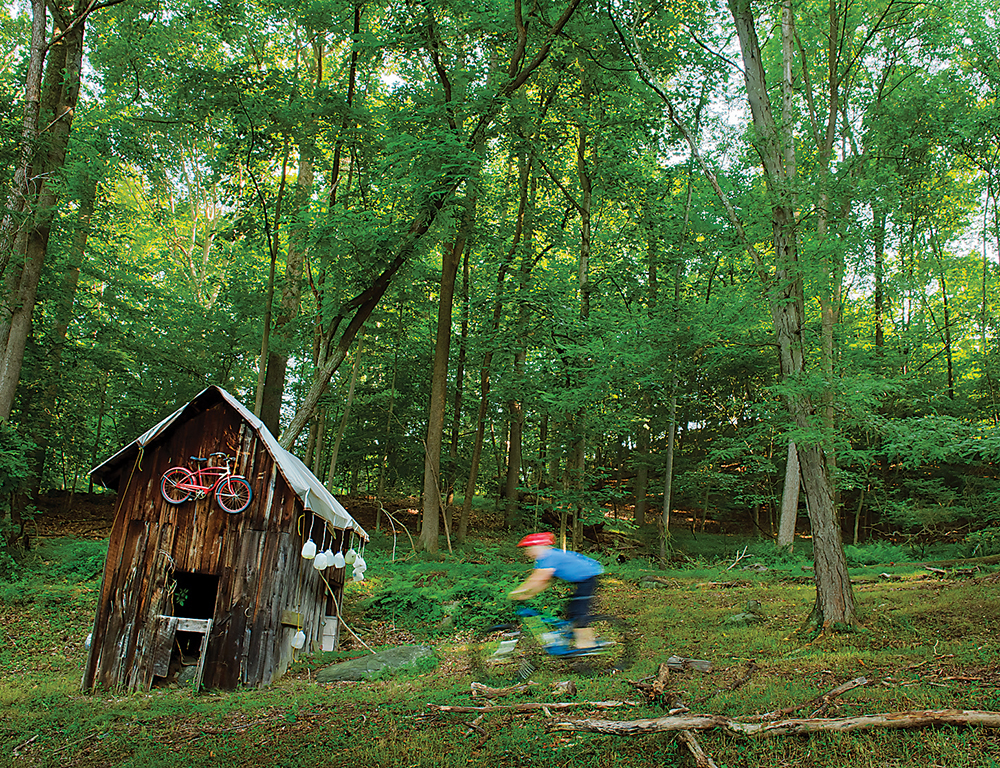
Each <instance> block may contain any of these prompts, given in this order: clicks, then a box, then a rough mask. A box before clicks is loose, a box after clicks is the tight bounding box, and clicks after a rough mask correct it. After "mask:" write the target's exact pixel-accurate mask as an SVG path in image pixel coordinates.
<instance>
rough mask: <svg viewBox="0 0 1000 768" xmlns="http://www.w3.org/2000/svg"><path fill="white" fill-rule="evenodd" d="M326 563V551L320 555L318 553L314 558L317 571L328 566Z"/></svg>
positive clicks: (314, 566)
mask: <svg viewBox="0 0 1000 768" xmlns="http://www.w3.org/2000/svg"><path fill="white" fill-rule="evenodd" d="M326 565H327V563H326V553H325V552H320V553H319V554H318V555H316V557H314V558H313V568H315V569H316V570H317V571H322V570H323V569H324V568H326Z"/></svg>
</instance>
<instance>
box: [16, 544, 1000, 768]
mask: <svg viewBox="0 0 1000 768" xmlns="http://www.w3.org/2000/svg"><path fill="white" fill-rule="evenodd" d="M743 544H745V542H742V543H740V542H738V541H737V540H735V539H733V540H713V543H712V546H714V547H717V551H715V552H714V553H710V552H712V550H711V548H710V547H708V546H707V542H706V548H705V550H704V551H703V554H701V555H699V554H698V553H697V552H696V551H695V549H694V548H690V547H689V548H688V550H687V552H686V556H685V557H684V558H681V560H682V562H679V563H678V567H677V568H675V569H672V570H661V569H658V568H654V567H653V566H652V565H651V564H650V563H649V562H647V561H644V560H633V561H628V562H626V563H621V564H619V563H617V562H615V561H613V560H607V561H605V565H606V569H607V575H606V578H605V580H604V603H605V608H608V609H611V610H613V611H614V612H616V613H618V614H620V615H624V616H628V617H629V618H630V619H631V620H632V621H633V623H634V624H635V626H636V628H637V630H638V632H639V634H640V635H641V653H640V657H639V660H638V662H637V663H636V666H635V667H633V668H632V669H630V670H629V671H628V672H627V673H625V674H622V675H618V676H614V677H597V678H587V677H576V676H572V675H571V674H570V673H569V672H568V671H567V670H566V669H564V668H560V667H559V666H556V665H546V666H544V667H542V668H540V669H538V670H537V671H536V672H535V673H534V675H533V676H532V681H533V682H535V683H536V685H535V686H534V687H533V689H532V690H531V691H530V692H529V693H527V694H523V695H518V696H514V697H511V698H510V699H504V700H499V701H498V702H497V703H518V702H529V701H544V702H551V701H574V702H587V701H606V700H630V701H635V702H638V703H637V704H634V705H629V706H623V707H619V708H615V709H611V710H596V709H592V708H588V707H587V706H580V707H578V708H576V709H574V710H572V711H571V712H553V713H552V716H553V718H555V719H560V720H561V719H566V718H568V717H600V718H608V719H634V718H640V717H660V716H663V715H665V714H666V713H667V708H668V707H669V706H671V705H672V704H674V703H677V702H681V703H683V704H684V705H686V706H687V707H689V708H690V710H691V711H692V712H703V713H715V714H724V715H728V716H730V717H733V718H741V717H749V716H752V715H754V714H759V713H764V712H768V711H772V710H777V709H781V708H783V707H789V706H794V705H803V706H804V705H805V704H806V703H807V702H809V701H810V700H812V699H814V698H816V697H817V696H819V695H821V694H823V693H825V692H827V691H829V690H830V689H832V688H834V687H835V686H837V685H839V684H841V683H844V682H845V681H848V680H851V679H854V678H856V677H859V676H864V677H866V678H867V679H868V681H869V682H868V684H867V685H865V686H862V687H859V688H855V689H853V690H851V691H849V692H847V693H846V694H844V695H843V696H841V697H839V698H838V699H836V700H835V702H834V703H833V705H832V707H831V708H830V709H829V711H828V712H827V713H826V714H827V716H848V715H855V714H861V713H875V712H892V711H901V710H909V709H941V708H958V709H981V710H1000V641H998V638H1000V600H998V598H997V589H998V583H997V581H996V579H994V578H993V574H992V573H991V572H990V571H989V570H988V569H979V570H969V569H968V568H959V567H949V568H947V569H945V570H947V573H946V574H938V573H934V572H932V571H929V570H927V569H926V568H925V567H924V566H923V565H921V564H917V563H914V562H903V561H902V560H903V555H905V553H901V552H898V553H893V554H894V555H895V556H898V557H899V561H896V560H893V561H890V562H878V563H875V562H873V563H869V564H867V565H858V566H857V567H856V568H853V569H852V578H853V579H854V581H855V595H856V598H857V601H858V603H859V606H860V609H861V611H862V612H863V624H862V627H861V629H860V631H858V632H854V633H849V634H832V635H820V636H818V637H813V638H809V637H805V636H802V635H801V634H800V633H799V632H798V630H799V629H800V628H801V625H802V622H803V619H804V618H805V617H806V615H807V614H808V612H809V610H810V608H811V605H812V602H813V599H814V594H815V592H814V589H813V587H812V585H811V582H810V578H811V574H810V572H809V571H808V570H806V569H807V568H808V561H807V560H806V559H805V558H804V557H802V556H801V555H797V556H791V557H783V558H782V557H778V556H776V555H773V553H770V550H769V549H768V548H767V546H766V545H754V546H752V547H750V548H749V550H748V551H749V552H750V553H751V554H747V556H746V557H744V558H743V559H742V560H740V562H738V563H736V564H735V565H733V562H734V560H735V559H736V557H737V554H736V553H739V552H741V551H742V546H743ZM706 553H710V554H706ZM753 553H756V554H753ZM102 554H103V550H102V543H101V542H99V541H98V542H94V541H79V540H68V539H62V540H50V541H48V542H47V543H46V544H45V546H44V547H43V548H42V549H41V550H40V557H39V558H38V559H36V560H34V561H33V563H32V564H31V566H30V568H29V569H28V570H27V571H26V572H25V573H23V574H21V576H20V577H18V578H17V579H16V580H10V581H7V582H0V629H2V632H3V642H2V645H0V712H3V713H4V717H3V718H2V720H0V765H8V764H9V765H14V766H56V765H59V766H63V765H73V766H95V767H96V766H100V767H101V768H106V767H107V766H202V765H204V766H213V767H218V766H318V765H324V766H345V767H346V766H351V768H355V767H357V766H363V767H364V768H382V767H383V766H384V767H385V768H389V767H390V766H392V767H393V768H397V767H398V768H408V767H410V766H413V767H416V766H435V767H436V766H468V765H491V766H492V765H501V766H563V765H567V766H568V765H573V766H575V767H579V768H586V767H588V766H594V767H595V768H596V767H597V766H612V765H614V766H621V765H624V766H636V767H645V766H650V767H652V766H657V767H658V768H664V767H669V766H685V765H692V764H693V761H692V759H691V757H690V756H689V753H688V751H687V749H686V748H685V747H683V746H681V745H680V744H679V742H678V741H677V738H676V735H675V734H669V733H664V734H649V735H642V736H605V735H598V734H589V733H566V732H553V731H550V730H549V729H548V728H547V725H548V723H549V722H550V718H549V717H548V716H547V714H546V713H545V712H543V711H534V712H530V713H513V712H511V711H506V710H497V711H493V712H488V713H485V714H484V715H483V717H482V718H481V719H480V720H478V721H476V722H475V723H474V727H470V726H469V724H470V723H473V721H474V720H475V718H476V714H468V713H450V712H441V711H438V710H436V709H434V708H433V707H432V706H430V705H481V704H482V703H483V702H482V701H481V700H477V699H473V698H472V696H471V694H470V683H471V682H473V680H474V679H475V678H474V675H473V673H472V671H471V668H470V664H469V655H468V653H467V652H466V647H467V640H468V638H469V636H470V627H472V626H474V625H476V624H477V623H479V624H481V623H482V622H485V621H488V620H490V619H495V618H498V616H499V614H502V613H503V612H504V611H505V610H506V609H507V607H506V605H505V603H504V602H503V597H502V596H503V593H504V591H505V589H507V588H509V587H510V586H512V585H513V584H514V583H516V580H517V579H518V577H519V576H521V575H523V574H524V573H525V572H526V570H527V568H528V566H527V564H526V563H525V562H523V561H518V560H517V553H516V552H515V551H514V550H513V548H512V547H510V546H509V544H502V543H499V542H493V543H491V542H479V543H477V544H476V545H474V546H470V547H468V548H466V549H464V550H462V551H461V552H458V553H456V555H455V556H453V557H451V558H449V559H447V560H443V561H440V560H435V561H428V560H420V559H417V558H414V557H411V558H410V559H408V560H406V561H405V562H398V561H397V562H393V561H392V558H391V542H388V543H387V542H383V543H382V544H381V545H377V546H373V547H371V548H370V550H369V552H367V553H366V559H367V560H368V562H369V566H370V569H369V572H368V574H367V575H368V576H370V577H371V578H370V579H369V580H368V581H366V582H364V583H361V584H351V585H349V589H348V596H347V606H346V615H347V616H348V620H349V622H350V623H351V625H352V627H353V628H354V629H355V630H356V631H357V632H358V634H359V635H360V636H361V637H362V639H364V640H365V642H367V643H368V644H369V645H372V646H373V647H376V648H377V647H380V646H386V645H394V644H399V643H404V642H413V641H421V642H428V643H432V644H433V645H434V646H435V648H436V650H437V655H438V659H439V662H438V665H437V666H436V667H434V668H423V669H420V670H417V671H414V672H410V673H407V674H405V675H397V676H392V677H386V678H384V679H380V680H376V681H374V682H366V683H337V684H331V685H319V684H317V683H315V682H313V677H314V674H315V670H316V669H317V668H318V667H320V666H323V665H325V664H328V663H330V662H331V661H333V660H334V659H335V658H337V655H331V654H326V655H324V654H318V655H314V656H309V657H305V658H304V659H303V660H302V662H301V663H299V664H297V665H296V666H295V667H294V668H293V669H292V671H291V673H290V674H288V675H286V676H285V677H284V678H283V679H281V680H280V681H278V682H277V683H276V684H275V685H273V686H271V687H270V688H269V689H266V690H261V691H257V690H245V691H237V692H234V693H217V692H207V693H202V694H201V695H198V696H194V695H192V693H191V691H190V690H189V689H187V688H162V689H154V690H153V691H150V692H147V693H139V694H131V695H119V694H114V693H110V692H100V693H96V694H92V695H91V694H83V693H81V692H80V691H79V681H80V676H81V674H82V671H83V663H84V654H85V651H84V647H83V642H84V638H85V637H86V636H87V634H88V633H89V632H90V629H91V626H90V625H91V622H92V621H93V615H94V608H95V606H94V601H95V599H96V593H97V589H98V586H99V585H98V582H97V579H98V573H99V569H100V563H101V558H102ZM868 555H872V551H869V552H868ZM856 559H857V560H865V559H869V560H871V559H877V558H875V557H874V556H873V555H872V556H866V554H865V552H862V551H859V553H858V554H857V557H856ZM745 568H747V570H744V569H745ZM765 569H766V570H765ZM649 577H655V578H656V579H658V581H653V580H651V579H650V578H649ZM643 584H647V585H648V586H646V587H643V586H642V585H643ZM549 601H550V602H556V600H555V599H554V598H551V599H550V600H549ZM751 601H757V602H759V604H760V612H761V613H762V614H763V620H762V621H761V622H760V623H757V624H752V625H738V626H737V625H730V624H727V619H728V618H729V617H730V616H733V615H735V614H737V613H740V612H742V611H744V609H745V608H746V607H747V605H748V603H750V602H751ZM442 606H444V607H442ZM501 618H502V617H501ZM361 652H363V649H360V647H358V648H355V649H350V648H347V649H345V650H344V651H342V652H341V653H340V654H339V656H346V655H355V654H358V653H361ZM673 654H676V655H680V656H686V657H692V658H698V659H705V660H708V661H711V662H712V664H713V671H712V672H711V673H708V674H703V673H698V672H685V673H674V674H672V675H671V676H670V679H669V680H668V681H667V695H665V696H664V697H662V698H660V699H657V700H656V701H650V700H648V699H647V698H646V697H645V696H644V694H643V691H642V690H641V688H642V687H643V685H644V684H645V685H648V683H649V682H650V681H651V678H652V676H654V675H655V674H656V672H657V669H658V667H659V664H660V663H661V662H663V661H665V660H666V659H667V658H668V657H669V656H671V655H673ZM568 677H573V679H574V681H575V682H576V684H577V689H578V690H577V693H576V695H575V696H567V695H565V694H556V693H554V692H553V689H552V688H551V684H552V683H555V682H558V681H562V680H565V679H567V678H568ZM809 714H810V709H809V708H808V707H804V708H803V709H801V710H799V711H797V712H795V716H802V717H805V716H808V715H809ZM698 739H699V741H700V743H701V744H702V746H703V747H704V749H705V750H706V751H707V752H708V754H709V755H711V757H712V758H713V759H714V761H715V763H716V764H717V765H719V766H730V768H732V767H734V766H796V768H806V767H808V766H829V767H830V768H833V767H836V768H841V766H844V765H847V764H849V765H851V766H852V768H867V767H868V766H873V767H874V766H879V768H884V767H886V766H913V767H916V766H920V767H921V768H924V767H926V766H947V767H948V768H958V767H961V766H977V767H981V768H987V767H988V766H1000V731H996V730H989V729H985V728H966V729H959V728H951V727H945V728H927V729H919V730H877V731H871V732H855V733H837V734H824V735H816V736H810V737H767V738H761V739H747V738H737V737H734V736H731V735H727V734H725V733H722V732H702V733H699V734H698Z"/></svg>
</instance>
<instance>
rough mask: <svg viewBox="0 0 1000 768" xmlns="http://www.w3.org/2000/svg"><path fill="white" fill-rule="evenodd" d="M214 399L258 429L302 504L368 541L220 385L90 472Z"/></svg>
mask: <svg viewBox="0 0 1000 768" xmlns="http://www.w3.org/2000/svg"><path fill="white" fill-rule="evenodd" d="M214 399H222V400H225V401H226V402H227V403H229V404H230V405H231V406H232V407H233V408H235V409H236V410H237V411H238V412H239V414H240V416H241V417H242V418H243V420H244V421H246V422H247V424H249V425H250V426H251V427H252V428H253V429H254V430H255V431H256V432H257V434H258V436H259V437H260V439H261V440H263V441H264V444H265V445H266V446H267V449H268V451H269V452H270V454H271V455H272V456H273V457H274V460H275V463H276V464H277V465H278V469H279V470H280V472H281V474H282V475H283V476H284V478H285V480H286V481H287V482H288V485H289V486H290V487H291V489H292V490H293V491H294V492H295V494H296V495H297V496H298V497H299V499H300V500H301V501H302V506H303V507H304V508H305V509H307V510H309V511H311V512H313V513H314V514H316V515H319V516H320V517H321V518H323V519H324V520H326V521H327V522H328V523H329V524H330V525H332V526H333V527H334V528H342V529H345V530H352V531H354V532H355V533H356V534H358V535H359V536H361V537H362V538H363V539H365V540H366V541H367V540H368V534H367V533H366V532H365V530H364V529H363V528H362V527H361V526H360V525H358V523H357V521H356V520H355V519H354V518H353V517H351V515H350V514H349V513H348V511H347V510H346V509H344V506H343V505H342V504H341V503H340V502H339V501H337V499H336V498H335V497H334V496H333V494H332V493H330V492H329V491H328V490H327V489H326V486H324V485H323V483H321V482H320V481H319V478H318V477H316V475H314V474H313V473H312V472H311V471H310V470H309V468H308V467H306V465H305V464H303V463H302V462H301V461H300V460H299V459H298V457H296V456H293V455H292V454H291V453H289V452H288V451H286V450H285V449H284V448H282V447H281V445H280V444H279V443H278V440H277V439H276V438H275V437H274V435H272V434H271V431H270V430H269V429H268V428H267V427H265V426H264V422H262V421H261V420H260V419H258V418H257V417H256V416H254V415H253V413H251V412H250V411H249V410H248V409H247V408H246V407H245V406H244V405H243V404H242V403H240V401H239V400H237V399H236V398H235V397H233V396H232V395H231V394H229V393H228V392H226V390H224V389H222V388H221V387H217V386H211V387H207V388H206V389H203V390H202V391H201V392H199V393H198V395H197V396H196V397H195V398H194V399H193V400H192V401H191V402H190V403H188V404H187V405H184V406H181V407H180V408H178V409H177V410H176V411H174V412H173V413H172V414H170V415H169V416H167V417H166V418H165V419H163V420H162V421H161V422H160V423H159V424H157V425H156V426H154V427H152V428H151V429H148V430H147V431H146V432H143V433H142V434H141V435H139V437H137V438H136V439H135V441H134V442H132V443H129V444H128V445H127V446H125V447H124V448H122V449H121V450H120V451H118V453H116V454H115V455H114V456H112V457H111V458H109V459H107V460H106V461H104V462H103V463H102V464H99V465H98V466H96V467H94V468H93V469H92V470H90V474H91V475H92V476H93V477H94V478H95V479H98V480H99V479H101V477H102V476H104V475H107V474H110V473H111V472H112V471H113V470H115V469H117V468H118V467H119V466H121V465H122V464H123V463H125V462H126V461H127V460H128V459H130V458H131V457H132V456H133V455H134V454H136V453H138V452H139V451H140V450H142V449H144V448H146V446H148V445H150V444H151V443H153V442H155V441H156V439H157V438H158V437H160V436H161V435H163V434H164V433H165V432H166V431H167V430H169V428H170V427H171V425H173V424H174V423H175V422H177V421H178V420H180V419H181V418H182V417H183V416H184V415H185V414H188V413H189V412H192V411H194V412H198V411H202V410H205V408H207V407H209V405H211V404H212V402H211V401H212V400H214ZM192 415H193V414H192Z"/></svg>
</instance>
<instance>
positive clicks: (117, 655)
mask: <svg viewBox="0 0 1000 768" xmlns="http://www.w3.org/2000/svg"><path fill="white" fill-rule="evenodd" d="M212 454H215V455H216V457H217V460H216V461H215V462H214V463H218V459H222V458H224V457H230V463H231V466H232V472H233V473H234V474H236V475H242V476H244V477H245V478H246V479H247V481H248V482H249V484H250V488H251V490H252V497H251V500H250V503H249V506H247V507H246V508H245V509H243V510H242V511H241V512H238V513H231V512H227V511H225V510H223V509H222V508H220V506H219V504H218V501H217V499H216V498H215V496H214V494H211V493H210V494H206V495H203V497H202V498H197V497H192V498H191V499H190V500H187V501H184V502H183V503H168V501H167V500H166V499H165V497H164V495H163V493H162V492H161V479H162V477H163V475H164V473H165V472H166V471H167V470H168V469H170V468H171V467H174V466H187V467H190V468H192V469H196V468H197V467H199V466H205V465H206V464H205V463H204V462H203V463H198V462H196V461H195V460H194V459H195V457H197V458H201V459H204V458H207V457H209V456H210V455H212ZM220 454H221V456H220ZM91 474H92V475H93V476H94V478H95V479H96V480H98V481H100V482H102V483H103V484H104V485H105V486H106V487H108V488H113V489H115V490H117V491H118V499H117V502H116V514H115V521H114V526H113V528H112V532H111V538H110V541H109V544H108V557H107V561H106V563H105V565H104V578H103V581H102V584H101V596H100V601H99V603H98V605H97V614H96V617H95V620H94V629H93V632H92V634H91V645H90V655H89V657H88V660H87V667H86V670H85V672H84V676H83V687H84V689H87V690H89V689H92V688H95V687H99V688H113V689H125V690H147V689H149V688H150V686H152V685H153V684H155V683H156V682H157V681H158V680H160V679H162V680H167V679H169V678H170V677H172V676H173V675H174V674H175V673H176V671H177V670H178V668H179V667H193V668H194V669H188V670H187V673H188V675H187V676H188V677H191V678H193V685H194V688H195V690H198V689H199V688H200V687H201V686H204V687H206V688H217V689H225V690H232V689H235V688H237V687H239V686H251V687H256V686H264V685H267V684H269V683H270V682H271V681H272V680H275V679H276V678H278V677H279V676H280V675H282V674H283V673H284V672H285V671H286V670H287V668H288V665H289V663H290V662H291V661H292V659H293V658H294V656H295V654H296V653H297V652H298V651H297V650H296V648H294V647H293V645H298V644H300V643H301V640H302V635H297V633H298V632H299V631H300V630H301V631H302V632H303V633H304V635H305V642H304V649H305V651H309V650H314V649H319V648H321V647H322V648H324V649H327V650H330V649H332V648H333V647H334V646H335V645H336V642H337V639H338V635H339V630H340V621H339V616H340V604H341V598H342V595H343V587H344V581H345V576H346V574H345V569H344V568H343V567H342V568H339V569H337V568H334V567H332V566H331V567H328V568H326V569H325V570H317V569H316V568H315V567H314V565H315V561H314V560H309V559H305V558H303V556H302V550H303V544H304V543H305V542H308V541H309V540H310V539H311V540H312V541H313V542H314V543H315V544H316V546H317V547H319V550H320V551H323V550H324V549H332V551H333V552H334V553H336V552H338V551H342V552H348V551H349V550H350V549H351V548H352V547H353V548H360V546H361V544H362V543H363V542H365V541H367V540H368V535H367V534H366V533H365V531H364V530H363V529H362V528H361V527H360V526H358V524H357V523H356V522H355V521H354V520H353V519H352V518H351V516H350V515H349V514H348V513H347V511H346V510H345V509H344V507H343V506H342V505H341V504H340V503H339V502H338V501H337V500H336V499H335V498H334V497H333V495H332V494H330V493H329V492H328V491H327V490H326V488H325V487H324V486H323V484H322V483H321V482H320V481H319V480H318V479H317V478H316V477H315V475H313V474H312V473H311V472H310V471H309V470H308V469H307V468H306V467H305V465H304V464H303V463H302V462H301V461H299V460H298V459H297V458H295V457H294V456H292V455H291V454H290V453H288V452H287V451H286V450H284V449H283V448H282V447H281V446H280V445H279V444H278V441H277V440H276V439H275V438H274V436H273V435H271V433H270V432H269V431H268V430H267V428H266V427H265V426H264V425H263V423H262V422H261V421H260V420H259V419H258V418H256V417H255V416H254V415H253V414H252V413H251V412H250V411H249V410H247V409H246V408H245V407H244V406H243V405H241V404H240V403H239V402H238V401H237V400H236V399H235V398H234V397H233V396H232V395H230V394H229V393H228V392H226V391H224V390H222V389H220V388H219V387H209V388H208V389H206V390H204V391H203V392H201V393H200V394H199V395H198V396H197V397H196V398H195V399H194V400H192V401H191V402H190V403H188V404H187V405H185V406H183V407H182V408H180V409H178V410H177V411H176V412H174V413H173V414H171V415H170V416H168V417H167V418H166V419H164V420H163V421H161V422H160V423H159V424H157V425H156V426H154V427H153V428H152V429H150V430H149V431H148V432H146V433H145V434H143V435H141V436H140V437H139V438H138V439H136V440H135V441H134V442H133V443H130V444H129V445H128V446H126V447H125V448H123V449H122V450H121V451H119V452H118V453H117V454H115V455H114V456H112V457H111V458H109V459H108V460H107V461H105V462H104V463H103V464H101V465H100V466H98V467H96V468H95V469H93V470H92V472H91ZM338 560H339V558H338ZM348 567H350V566H348ZM296 640H297V641H299V642H296Z"/></svg>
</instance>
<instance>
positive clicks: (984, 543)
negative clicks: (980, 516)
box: [965, 527, 1000, 557]
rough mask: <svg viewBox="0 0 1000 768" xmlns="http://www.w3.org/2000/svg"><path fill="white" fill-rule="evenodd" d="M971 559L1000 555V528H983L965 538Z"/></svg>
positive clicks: (967, 551)
mask: <svg viewBox="0 0 1000 768" xmlns="http://www.w3.org/2000/svg"><path fill="white" fill-rule="evenodd" d="M965 548H966V553H967V555H968V556H969V557H986V556H988V555H1000V527H991V528H983V529H982V530H980V531H975V532H973V533H970V534H969V535H968V536H966V537H965Z"/></svg>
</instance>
